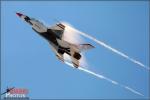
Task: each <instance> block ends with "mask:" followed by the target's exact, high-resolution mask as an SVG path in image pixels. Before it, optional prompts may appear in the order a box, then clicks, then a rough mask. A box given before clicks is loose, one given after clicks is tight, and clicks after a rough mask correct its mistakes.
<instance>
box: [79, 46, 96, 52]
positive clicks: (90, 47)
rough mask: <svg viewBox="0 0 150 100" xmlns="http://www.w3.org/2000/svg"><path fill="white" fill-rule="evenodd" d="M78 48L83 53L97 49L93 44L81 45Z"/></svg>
mask: <svg viewBox="0 0 150 100" xmlns="http://www.w3.org/2000/svg"><path fill="white" fill-rule="evenodd" d="M78 48H79V51H80V52H83V51H87V50H89V49H92V48H95V47H94V46H93V45H91V44H79V45H78Z"/></svg>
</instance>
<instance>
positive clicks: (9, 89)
mask: <svg viewBox="0 0 150 100" xmlns="http://www.w3.org/2000/svg"><path fill="white" fill-rule="evenodd" d="M14 88H15V87H12V88H8V87H7V89H6V91H5V92H4V93H2V94H1V95H4V94H6V93H8V92H10V91H11V90H13V89H14Z"/></svg>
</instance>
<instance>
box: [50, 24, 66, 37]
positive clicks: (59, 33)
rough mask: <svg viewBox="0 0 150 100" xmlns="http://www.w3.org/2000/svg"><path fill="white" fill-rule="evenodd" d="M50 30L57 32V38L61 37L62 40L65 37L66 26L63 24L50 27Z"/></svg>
mask: <svg viewBox="0 0 150 100" xmlns="http://www.w3.org/2000/svg"><path fill="white" fill-rule="evenodd" d="M48 29H51V30H52V31H53V32H55V34H56V35H57V37H59V39H61V38H62V36H63V33H64V30H65V25H63V24H61V23H57V24H55V25H53V26H51V27H49V28H48Z"/></svg>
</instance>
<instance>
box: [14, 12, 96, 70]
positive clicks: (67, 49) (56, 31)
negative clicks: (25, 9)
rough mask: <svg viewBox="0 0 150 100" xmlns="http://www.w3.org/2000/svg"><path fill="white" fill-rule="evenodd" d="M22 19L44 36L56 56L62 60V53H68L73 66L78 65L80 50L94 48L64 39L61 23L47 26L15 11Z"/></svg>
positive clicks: (63, 28) (63, 27) (76, 66)
mask: <svg viewBox="0 0 150 100" xmlns="http://www.w3.org/2000/svg"><path fill="white" fill-rule="evenodd" d="M16 14H17V16H19V17H20V18H21V19H22V20H24V21H25V22H27V23H28V24H29V25H31V26H32V29H33V30H34V31H35V32H37V33H38V34H39V35H40V36H42V37H44V38H45V39H46V40H47V41H48V42H49V44H50V45H51V47H52V50H53V51H54V52H55V54H56V56H57V58H58V59H59V60H61V61H63V62H64V57H63V55H64V53H66V54H68V55H69V56H70V58H71V61H72V64H73V65H74V67H75V68H78V67H79V66H80V63H79V60H80V59H81V57H82V55H81V52H82V51H85V50H88V49H91V48H94V46H92V45H91V44H79V45H77V44H72V43H69V42H67V41H65V40H64V39H63V38H62V37H63V33H64V30H65V25H63V24H62V23H56V24H55V25H54V26H51V27H47V26H45V25H44V24H43V23H42V22H40V21H39V20H36V19H34V18H30V17H28V16H26V15H24V14H21V13H16Z"/></svg>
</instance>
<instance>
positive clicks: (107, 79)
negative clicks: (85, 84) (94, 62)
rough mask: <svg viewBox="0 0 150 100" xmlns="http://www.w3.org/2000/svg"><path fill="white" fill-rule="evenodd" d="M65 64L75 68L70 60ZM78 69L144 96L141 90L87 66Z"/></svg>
mask: <svg viewBox="0 0 150 100" xmlns="http://www.w3.org/2000/svg"><path fill="white" fill-rule="evenodd" d="M65 64H67V65H69V66H71V67H73V68H74V66H73V65H72V64H71V63H70V62H67V61H65ZM78 69H79V70H81V71H84V72H86V73H88V74H90V75H93V76H96V77H97V78H99V79H104V80H106V81H108V82H110V83H112V84H113V85H117V86H120V87H122V88H124V89H126V90H128V91H130V92H132V93H134V94H137V95H139V96H144V95H143V94H142V93H140V92H138V91H136V90H134V89H132V88H130V87H129V86H126V85H122V84H120V83H119V82H117V81H114V80H112V79H110V78H107V77H105V76H104V75H100V74H97V73H95V72H93V71H90V70H88V69H85V68H83V67H80V66H79V68H78Z"/></svg>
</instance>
